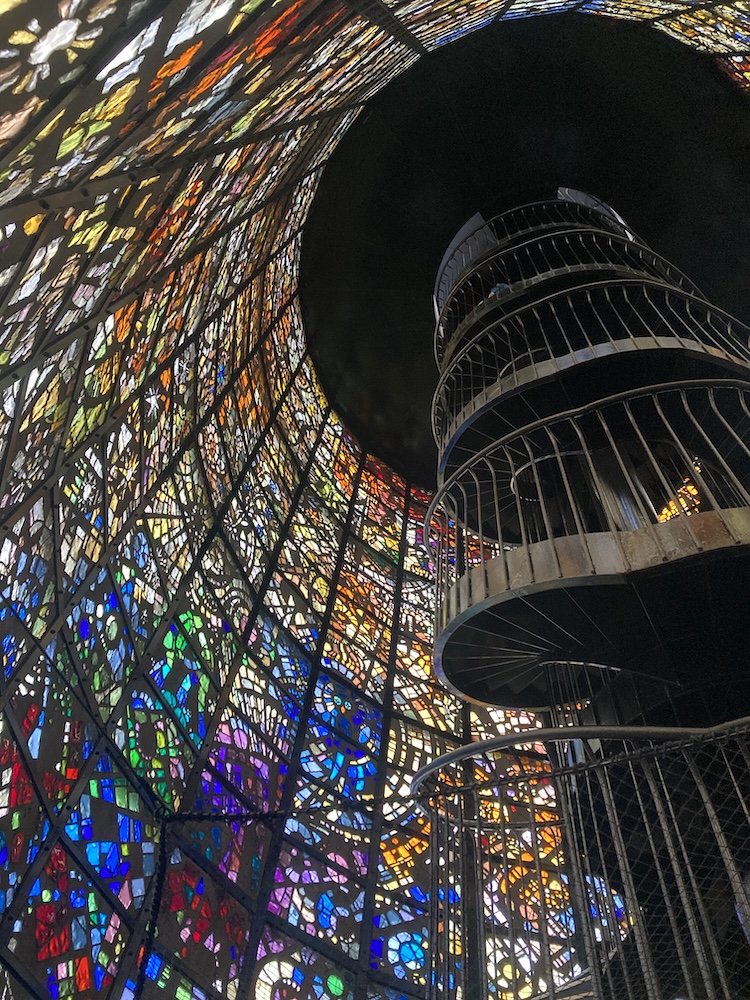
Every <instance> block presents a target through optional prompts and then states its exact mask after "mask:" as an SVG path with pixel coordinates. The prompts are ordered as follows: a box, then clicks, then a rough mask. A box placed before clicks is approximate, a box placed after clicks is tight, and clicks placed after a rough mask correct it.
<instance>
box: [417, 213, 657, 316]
mask: <svg viewBox="0 0 750 1000" xmlns="http://www.w3.org/2000/svg"><path fill="white" fill-rule="evenodd" d="M572 207H575V214H579V215H581V216H583V217H584V218H582V219H581V226H583V225H584V224H586V225H589V226H591V227H592V228H601V231H602V232H607V233H617V234H618V235H622V234H623V233H626V232H628V231H627V230H626V227H625V226H623V225H621V224H619V223H618V222H617V220H616V219H614V218H613V217H612V216H609V215H608V214H607V213H606V212H603V211H602V210H601V209H598V208H594V207H593V206H588V205H581V204H580V203H578V202H572V201H568V200H567V199H565V198H559V199H555V198H550V199H546V200H543V201H534V202H529V204H528V205H520V206H516V207H515V208H512V209H509V210H507V211H505V212H501V213H500V214H499V215H493V216H492V217H491V218H489V219H482V221H481V222H478V223H477V225H476V226H475V227H474V229H472V230H471V232H469V233H466V234H465V235H464V237H463V239H462V240H461V242H460V243H459V244H458V245H457V246H456V247H454V249H453V252H452V253H451V254H450V256H449V257H448V258H447V260H445V259H444V260H443V261H442V262H441V264H440V268H439V269H438V273H437V276H436V278H435V286H434V289H433V298H434V299H435V302H436V303H437V302H438V299H441V300H442V301H441V302H440V304H439V306H438V311H440V310H442V307H443V305H444V303H445V301H446V299H447V298H448V296H449V295H450V293H451V292H452V291H453V289H454V288H455V286H456V283H457V282H458V281H460V280H461V277H462V275H463V272H464V271H465V270H466V269H467V267H469V266H470V265H471V264H473V263H474V262H475V261H476V260H477V259H478V258H479V257H480V256H484V254H483V253H482V252H480V253H479V254H476V255H470V256H469V260H468V261H467V262H466V264H464V265H463V267H462V268H461V269H460V270H458V271H456V274H455V276H454V278H453V280H452V281H451V283H450V284H448V285H447V286H446V287H445V288H441V287H440V286H441V284H442V281H443V278H444V276H445V274H446V272H447V271H448V270H449V268H450V267H451V265H452V264H453V263H454V261H455V260H456V258H457V256H458V255H459V254H461V253H462V251H463V250H464V249H465V248H466V247H467V245H468V244H470V242H471V240H472V239H473V238H475V237H476V236H477V234H478V233H480V232H481V231H482V230H484V229H486V228H487V227H489V228H490V229H491V230H492V231H493V234H494V236H495V238H496V239H497V244H496V245H495V246H494V247H493V252H494V251H496V250H497V249H498V248H499V247H502V246H503V244H505V243H508V242H509V241H510V240H513V239H514V238H516V237H518V236H523V235H525V234H526V233H527V232H533V231H534V230H535V229H539V228H547V227H548V226H549V227H552V226H561V225H576V220H574V219H573V218H570V219H565V218H561V219H559V220H556V221H551V222H548V223H546V224H544V223H540V222H539V221H536V222H534V223H533V225H532V224H529V225H528V226H526V227H524V228H519V229H514V230H512V231H511V230H508V228H507V227H506V229H505V233H504V234H502V235H498V234H497V232H494V230H495V226H496V225H497V223H499V222H501V221H502V220H505V219H510V218H514V217H517V216H520V217H521V219H523V217H524V215H526V214H529V213H530V212H533V210H535V209H540V208H555V209H558V210H559V209H561V208H567V209H570V208H572ZM584 219H585V223H584ZM596 222H599V223H600V226H596V225H595V223H596ZM602 223H603V225H602ZM629 238H631V241H632V242H637V243H640V244H641V245H642V246H646V244H645V243H643V241H642V240H639V239H635V240H634V239H632V237H629Z"/></svg>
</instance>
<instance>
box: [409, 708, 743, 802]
mask: <svg viewBox="0 0 750 1000" xmlns="http://www.w3.org/2000/svg"><path fill="white" fill-rule="evenodd" d="M747 728H750V716H744V717H743V718H741V719H734V720H733V721H732V722H724V723H722V724H721V725H720V726H713V727H710V728H706V729H698V728H677V727H673V726H558V727H554V728H545V729H528V730H526V731H525V732H522V733H505V734H504V735H503V736H495V737H493V739H491V740H481V741H479V742H477V743H467V744H466V745H465V746H462V747H458V749H456V750H451V751H450V752H449V753H446V754H443V755H442V756H441V757H438V758H437V759H436V760H433V761H432V763H430V764H425V766H424V767H420V769H419V770H418V771H417V773H416V774H415V775H414V777H413V778H412V779H411V785H410V791H411V794H412V795H414V796H415V797H416V795H417V793H418V792H419V788H420V786H421V785H422V784H423V783H424V782H425V780H426V779H427V778H429V777H430V775H432V774H435V773H436V772H438V771H441V770H443V768H445V767H447V766H449V765H451V764H460V763H461V762H462V761H464V760H468V759H469V758H471V757H476V756H478V755H479V754H484V753H494V752H496V751H499V750H508V749H510V748H511V747H514V746H528V745H529V744H530V743H563V742H567V741H570V740H594V739H602V740H607V739H610V740H612V739H616V740H637V739H643V740H658V741H670V740H675V741H680V740H693V739H704V738H711V737H712V736H724V735H726V734H729V733H732V732H734V731H735V730H737V731H741V730H743V729H747ZM455 790H456V791H458V789H455Z"/></svg>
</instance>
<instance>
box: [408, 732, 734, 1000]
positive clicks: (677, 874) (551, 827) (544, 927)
mask: <svg viewBox="0 0 750 1000" xmlns="http://www.w3.org/2000/svg"><path fill="white" fill-rule="evenodd" d="M412 792H413V794H414V795H415V796H416V798H417V800H418V802H419V803H420V805H421V806H422V808H423V809H424V811H425V812H426V814H427V815H428V817H429V819H430V823H431V843H430V863H431V866H432V869H431V870H432V886H431V911H432V927H431V932H432V941H431V961H432V968H431V976H430V980H429V987H428V996H429V998H430V1000H453V998H455V1000H458V998H462V1000H522V998H523V1000H534V998H535V1000H563V998H564V1000H572V998H574V997H578V998H583V997H587V998H591V1000H747V998H750V719H748V718H745V719H740V720H737V721H736V722H733V723H731V724H729V725H726V726H721V727H718V728H715V729H711V730H702V729H671V728H670V729H666V728H654V727H650V728H645V727H609V728H605V727H601V726H574V727H564V728H554V729H542V730H531V731H529V732H527V733H521V734H519V733H515V734H512V735H506V736H503V737H499V738H497V739H494V740H490V741H486V742H483V743H475V744H472V745H469V746H465V747H461V748H460V749H459V750H457V751H454V752H452V753H450V754H447V755H445V756H444V757H441V758H440V759H439V760H436V761H435V762H433V763H432V764H430V765H428V766H427V767H425V768H423V769H422V770H421V771H419V772H418V774H417V775H416V776H415V778H414V780H413V782H412Z"/></svg>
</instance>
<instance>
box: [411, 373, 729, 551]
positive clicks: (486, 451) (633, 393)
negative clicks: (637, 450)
mask: <svg viewBox="0 0 750 1000" xmlns="http://www.w3.org/2000/svg"><path fill="white" fill-rule="evenodd" d="M702 386H703V387H705V386H709V387H713V388H725V387H729V388H733V389H743V390H745V391H747V390H748V387H749V384H748V380H747V379H738V378H726V379H722V380H721V382H720V383H719V384H718V385H717V383H716V381H715V380H711V379H705V378H700V379H681V380H680V381H679V382H660V383H659V384H658V385H648V386H641V387H639V388H637V389H626V390H624V391H623V392H617V393H614V394H613V395H611V396H604V397H602V399H599V400H597V405H601V406H609V405H611V404H612V403H618V402H620V401H622V400H626V399H636V398H638V397H639V396H648V395H652V394H654V393H659V392H668V391H670V390H675V391H677V390H679V389H692V388H699V387H702ZM590 405H591V404H590V403H584V404H583V405H582V406H576V407H573V408H572V409H569V410H562V411H560V413H556V414H555V422H558V421H561V420H567V419H569V418H571V417H577V416H580V415H581V414H582V413H585V412H586V411H587V409H588V408H589V407H590ZM548 423H549V417H540V418H539V419H538V420H534V421H532V422H531V423H529V424H526V426H525V427H519V428H514V429H513V430H512V431H509V432H508V433H507V434H505V435H503V437H501V438H498V439H497V440H496V441H490V443H489V444H487V445H485V446H484V448H482V449H481V451H478V452H477V453H476V454H475V455H472V456H471V458H468V459H467V460H466V461H465V462H464V463H463V464H462V465H461V466H459V468H457V469H456V470H455V471H454V472H453V473H451V476H450V478H448V479H446V480H445V482H443V483H442V484H440V485H439V486H438V489H437V490H436V492H435V494H434V496H433V499H432V503H431V504H430V506H429V508H428V510H427V515H426V516H425V522H424V523H425V533H426V534H425V538H426V537H427V534H428V533H429V526H430V522H431V520H432V517H433V515H434V514H435V511H436V510H437V508H438V507H439V506H440V503H441V501H442V498H443V497H444V496H445V494H446V493H447V492H448V490H449V489H450V487H451V486H454V485H455V484H456V483H457V482H458V481H459V480H460V479H461V477H462V476H464V475H466V473H467V472H471V469H472V468H473V466H474V465H475V463H476V461H477V459H480V458H484V457H485V456H487V455H490V454H491V453H492V452H493V451H495V450H496V449H499V448H502V447H503V446H504V445H506V444H508V443H509V442H511V441H513V440H514V438H517V437H521V436H523V435H528V434H530V433H532V432H533V431H534V430H536V429H537V428H539V427H544V426H545V425H546V424H548Z"/></svg>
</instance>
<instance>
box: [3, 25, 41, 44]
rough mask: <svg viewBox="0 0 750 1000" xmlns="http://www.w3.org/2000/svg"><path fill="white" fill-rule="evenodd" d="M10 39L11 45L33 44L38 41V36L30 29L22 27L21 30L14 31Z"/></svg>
mask: <svg viewBox="0 0 750 1000" xmlns="http://www.w3.org/2000/svg"><path fill="white" fill-rule="evenodd" d="M8 41H9V42H10V44H11V45H33V44H34V43H35V42H36V41H37V37H36V35H33V34H32V33H31V32H30V31H25V30H24V29H23V28H21V29H20V30H19V31H14V32H13V34H12V35H11V36H10V38H9V39H8Z"/></svg>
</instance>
